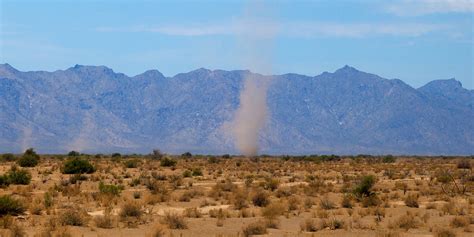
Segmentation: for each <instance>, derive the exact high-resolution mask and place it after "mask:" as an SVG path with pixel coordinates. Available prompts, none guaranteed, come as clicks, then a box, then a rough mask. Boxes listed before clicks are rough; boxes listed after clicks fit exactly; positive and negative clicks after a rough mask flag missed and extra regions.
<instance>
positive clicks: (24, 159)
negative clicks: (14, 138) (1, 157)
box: [18, 148, 40, 167]
mask: <svg viewBox="0 0 474 237" xmlns="http://www.w3.org/2000/svg"><path fill="white" fill-rule="evenodd" d="M39 159H40V157H39V155H38V154H36V152H35V151H34V149H33V148H30V149H28V150H26V151H25V153H24V154H23V156H21V158H20V159H18V165H20V166H21V167H35V166H36V165H38V163H39Z"/></svg>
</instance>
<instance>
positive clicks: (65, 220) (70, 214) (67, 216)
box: [59, 209, 86, 226]
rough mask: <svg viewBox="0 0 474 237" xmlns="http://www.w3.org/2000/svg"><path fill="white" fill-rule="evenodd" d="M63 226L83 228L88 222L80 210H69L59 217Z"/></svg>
mask: <svg viewBox="0 0 474 237" xmlns="http://www.w3.org/2000/svg"><path fill="white" fill-rule="evenodd" d="M59 222H60V223H61V225H71V226H83V225H84V224H85V223H86V221H85V220H84V218H83V217H82V216H81V214H80V213H79V211H78V210H75V209H68V210H66V211H64V212H63V213H62V214H61V215H60V216H59Z"/></svg>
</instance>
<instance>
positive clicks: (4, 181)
mask: <svg viewBox="0 0 474 237" xmlns="http://www.w3.org/2000/svg"><path fill="white" fill-rule="evenodd" d="M8 185H10V182H9V181H8V175H0V188H3V187H6V186H8Z"/></svg>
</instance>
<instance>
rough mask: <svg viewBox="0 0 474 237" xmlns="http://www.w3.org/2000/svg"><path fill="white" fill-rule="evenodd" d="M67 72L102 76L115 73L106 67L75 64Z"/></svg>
mask: <svg viewBox="0 0 474 237" xmlns="http://www.w3.org/2000/svg"><path fill="white" fill-rule="evenodd" d="M67 70H68V71H73V72H79V73H103V74H114V73H115V72H114V71H113V70H112V69H111V68H108V67H106V66H89V65H80V64H76V65H74V67H70V68H68V69H67Z"/></svg>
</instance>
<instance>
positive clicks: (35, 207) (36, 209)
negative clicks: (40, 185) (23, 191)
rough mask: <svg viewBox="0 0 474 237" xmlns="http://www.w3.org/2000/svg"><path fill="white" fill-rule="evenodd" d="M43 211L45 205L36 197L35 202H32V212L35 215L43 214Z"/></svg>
mask: <svg viewBox="0 0 474 237" xmlns="http://www.w3.org/2000/svg"><path fill="white" fill-rule="evenodd" d="M42 211H43V205H42V204H41V200H40V199H35V200H33V202H32V203H31V204H30V213H31V214H33V215H41V212H42Z"/></svg>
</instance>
